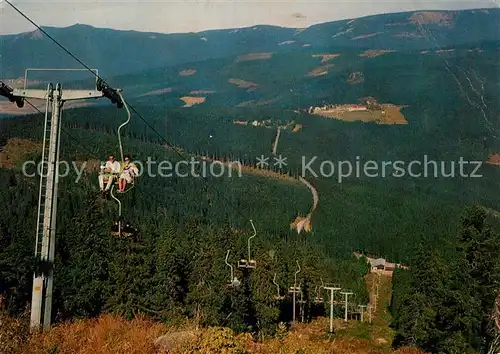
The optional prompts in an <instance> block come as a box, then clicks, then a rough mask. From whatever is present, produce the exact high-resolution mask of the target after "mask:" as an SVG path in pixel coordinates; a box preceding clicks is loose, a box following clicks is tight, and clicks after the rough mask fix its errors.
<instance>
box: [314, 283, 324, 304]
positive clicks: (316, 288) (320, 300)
mask: <svg viewBox="0 0 500 354" xmlns="http://www.w3.org/2000/svg"><path fill="white" fill-rule="evenodd" d="M314 290H315V293H316V297H315V298H314V303H315V304H322V303H323V302H325V300H324V299H323V298H322V297H321V296H319V291H318V286H316V287H315V289H314Z"/></svg>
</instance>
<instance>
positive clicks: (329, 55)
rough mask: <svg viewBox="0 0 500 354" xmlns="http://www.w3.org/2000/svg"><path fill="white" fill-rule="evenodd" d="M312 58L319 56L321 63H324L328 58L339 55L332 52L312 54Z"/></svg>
mask: <svg viewBox="0 0 500 354" xmlns="http://www.w3.org/2000/svg"><path fill="white" fill-rule="evenodd" d="M312 57H313V58H321V62H322V63H326V62H327V61H329V60H332V59H335V58H338V57H340V54H336V53H332V54H313V56H312Z"/></svg>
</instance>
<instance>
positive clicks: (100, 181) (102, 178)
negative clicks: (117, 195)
mask: <svg viewBox="0 0 500 354" xmlns="http://www.w3.org/2000/svg"><path fill="white" fill-rule="evenodd" d="M99 188H100V189H101V191H102V190H103V189H104V176H103V175H99Z"/></svg>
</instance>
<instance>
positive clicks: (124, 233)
mask: <svg viewBox="0 0 500 354" xmlns="http://www.w3.org/2000/svg"><path fill="white" fill-rule="evenodd" d="M137 232H138V231H137V229H136V228H134V227H132V225H131V224H130V223H127V222H124V221H123V220H117V221H115V222H114V223H113V225H112V226H111V235H112V236H118V237H127V238H128V237H133V236H135V235H136V234H137Z"/></svg>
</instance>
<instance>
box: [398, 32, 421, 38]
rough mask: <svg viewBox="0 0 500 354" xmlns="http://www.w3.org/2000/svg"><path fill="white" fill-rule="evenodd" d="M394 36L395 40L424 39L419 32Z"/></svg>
mask: <svg viewBox="0 0 500 354" xmlns="http://www.w3.org/2000/svg"><path fill="white" fill-rule="evenodd" d="M392 36H393V37H394V38H423V36H422V35H421V34H419V33H418V32H401V33H398V34H394V35H392Z"/></svg>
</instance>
